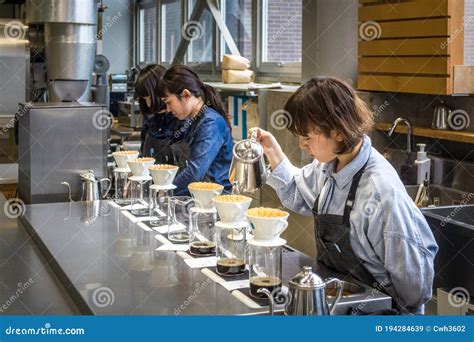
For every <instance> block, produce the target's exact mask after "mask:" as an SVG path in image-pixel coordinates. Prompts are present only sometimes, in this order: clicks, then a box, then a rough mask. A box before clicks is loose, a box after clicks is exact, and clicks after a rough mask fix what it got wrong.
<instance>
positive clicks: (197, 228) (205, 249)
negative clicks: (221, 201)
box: [189, 207, 217, 256]
mask: <svg viewBox="0 0 474 342" xmlns="http://www.w3.org/2000/svg"><path fill="white" fill-rule="evenodd" d="M190 214H191V217H190V229H189V233H190V236H189V253H191V254H192V255H196V256H205V255H214V254H215V253H216V243H215V233H216V227H215V224H216V220H217V210H216V209H215V208H212V209H200V208H197V207H193V208H191V210H190Z"/></svg>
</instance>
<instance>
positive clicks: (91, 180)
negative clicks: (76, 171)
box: [81, 170, 112, 201]
mask: <svg viewBox="0 0 474 342" xmlns="http://www.w3.org/2000/svg"><path fill="white" fill-rule="evenodd" d="M81 181H82V196H81V201H98V200H100V199H103V198H105V197H106V196H107V194H108V193H109V191H110V188H111V187H112V182H111V181H110V179H108V178H102V179H97V178H96V177H95V175H94V171H93V170H89V171H87V172H86V173H83V174H81ZM102 182H107V183H108V185H107V189H106V190H105V191H103V190H102V186H101V185H102ZM99 185H100V187H99Z"/></svg>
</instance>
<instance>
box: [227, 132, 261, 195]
mask: <svg viewBox="0 0 474 342" xmlns="http://www.w3.org/2000/svg"><path fill="white" fill-rule="evenodd" d="M232 152H233V159H232V163H231V166H230V171H229V180H230V182H231V183H232V185H233V192H234V193H243V192H250V193H251V192H255V191H256V190H258V189H260V188H261V187H262V185H264V184H265V182H266V179H267V176H268V173H269V168H268V167H266V166H265V158H264V154H263V148H262V145H260V144H259V143H258V142H257V131H256V130H253V131H252V133H251V137H250V139H246V140H242V141H239V142H238V143H236V144H235V145H234V148H233V150H232Z"/></svg>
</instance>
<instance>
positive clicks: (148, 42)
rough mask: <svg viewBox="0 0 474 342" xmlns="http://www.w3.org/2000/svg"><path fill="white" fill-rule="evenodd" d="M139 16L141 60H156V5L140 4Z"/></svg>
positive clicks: (141, 61)
mask: <svg viewBox="0 0 474 342" xmlns="http://www.w3.org/2000/svg"><path fill="white" fill-rule="evenodd" d="M138 18H139V20H138V29H139V37H138V41H139V61H140V63H143V62H152V61H156V7H155V6H151V5H141V6H139V12H138Z"/></svg>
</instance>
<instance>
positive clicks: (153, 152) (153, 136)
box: [135, 64, 179, 162]
mask: <svg viewBox="0 0 474 342" xmlns="http://www.w3.org/2000/svg"><path fill="white" fill-rule="evenodd" d="M165 72H166V68H165V67H164V66H161V65H158V64H149V65H147V66H146V67H144V68H143V69H142V70H141V71H140V73H139V74H138V77H137V81H136V82H135V97H136V98H138V104H139V107H140V112H141V113H142V115H143V124H142V129H141V134H140V139H141V146H140V155H141V156H143V157H154V158H157V159H158V160H157V161H158V162H166V160H160V158H159V156H158V155H157V153H158V151H159V150H160V149H161V147H162V146H164V145H166V144H167V143H168V141H169V140H170V139H171V138H172V136H173V131H174V130H175V129H176V128H177V126H178V123H179V122H178V120H177V119H176V118H175V117H174V116H173V115H172V114H171V113H167V112H166V105H165V104H164V102H163V101H162V100H161V99H160V97H159V96H158V92H157V89H156V88H157V86H158V82H159V81H160V79H161V78H162V77H163V75H164V74H165ZM165 159H166V158H165Z"/></svg>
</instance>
